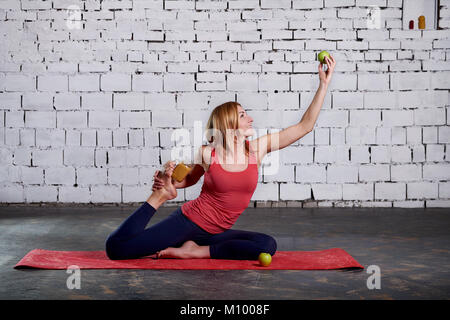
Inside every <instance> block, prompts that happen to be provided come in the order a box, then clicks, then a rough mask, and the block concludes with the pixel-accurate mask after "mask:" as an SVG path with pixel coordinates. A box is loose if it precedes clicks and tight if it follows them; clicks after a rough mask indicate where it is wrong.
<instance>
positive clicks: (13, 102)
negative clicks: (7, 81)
mask: <svg viewBox="0 0 450 320" xmlns="http://www.w3.org/2000/svg"><path fill="white" fill-rule="evenodd" d="M0 79H1V76H0ZM21 97H22V95H21V94H20V93H19V92H0V108H1V109H10V110H17V109H19V108H20V107H21Z"/></svg>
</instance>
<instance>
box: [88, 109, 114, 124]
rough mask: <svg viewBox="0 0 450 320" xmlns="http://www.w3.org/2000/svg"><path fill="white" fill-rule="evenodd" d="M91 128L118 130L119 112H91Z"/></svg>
mask: <svg viewBox="0 0 450 320" xmlns="http://www.w3.org/2000/svg"><path fill="white" fill-rule="evenodd" d="M89 127H90V128H117V127H119V112H113V111H109V112H105V111H91V112H89Z"/></svg>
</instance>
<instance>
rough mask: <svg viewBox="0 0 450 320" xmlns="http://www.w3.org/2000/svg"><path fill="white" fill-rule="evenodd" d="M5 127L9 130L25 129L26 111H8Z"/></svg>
mask: <svg viewBox="0 0 450 320" xmlns="http://www.w3.org/2000/svg"><path fill="white" fill-rule="evenodd" d="M5 127H7V128H23V127H25V112H24V111H6V112H5Z"/></svg>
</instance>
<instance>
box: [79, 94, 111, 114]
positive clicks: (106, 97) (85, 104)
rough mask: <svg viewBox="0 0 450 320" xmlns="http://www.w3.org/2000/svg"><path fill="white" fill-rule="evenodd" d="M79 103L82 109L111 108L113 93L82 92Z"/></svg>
mask: <svg viewBox="0 0 450 320" xmlns="http://www.w3.org/2000/svg"><path fill="white" fill-rule="evenodd" d="M81 105H82V109H83V110H96V111H99V110H104V111H105V110H112V107H113V95H112V94H111V93H95V92H93V93H83V95H82V96H81Z"/></svg>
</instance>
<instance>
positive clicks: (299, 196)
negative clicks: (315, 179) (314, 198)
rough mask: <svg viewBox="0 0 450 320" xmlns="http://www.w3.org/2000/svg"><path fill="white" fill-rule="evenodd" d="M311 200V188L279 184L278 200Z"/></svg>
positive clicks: (295, 184) (292, 184) (300, 185)
mask: <svg viewBox="0 0 450 320" xmlns="http://www.w3.org/2000/svg"><path fill="white" fill-rule="evenodd" d="M310 198H311V186H309V185H303V184H297V183H282V184H280V200H306V199H310Z"/></svg>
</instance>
